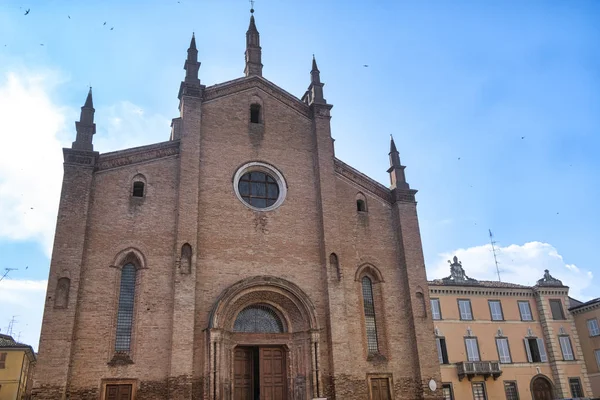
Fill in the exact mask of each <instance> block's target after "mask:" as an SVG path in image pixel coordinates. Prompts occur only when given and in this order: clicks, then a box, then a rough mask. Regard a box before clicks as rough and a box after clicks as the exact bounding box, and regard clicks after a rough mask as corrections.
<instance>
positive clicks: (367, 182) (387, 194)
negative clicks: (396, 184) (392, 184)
mask: <svg viewBox="0 0 600 400" xmlns="http://www.w3.org/2000/svg"><path fill="white" fill-rule="evenodd" d="M334 168H335V172H337V173H338V174H339V175H340V176H343V177H344V178H347V179H349V180H351V181H352V182H354V183H356V184H357V185H359V186H360V187H362V188H363V189H366V190H368V191H369V193H371V194H374V195H375V196H377V197H380V198H381V199H382V200H384V201H386V202H387V203H389V204H391V203H392V192H391V191H390V189H388V188H387V187H385V186H383V185H382V184H381V183H379V182H377V181H376V180H374V179H372V178H369V177H368V176H367V175H365V174H363V173H362V172H360V171H358V170H357V169H354V168H352V167H351V166H349V165H348V164H346V163H345V162H343V161H341V160H340V159H338V158H335V159H334Z"/></svg>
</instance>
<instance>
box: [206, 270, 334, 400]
mask: <svg viewBox="0 0 600 400" xmlns="http://www.w3.org/2000/svg"><path fill="white" fill-rule="evenodd" d="M253 309H254V310H263V311H264V312H265V313H267V314H270V316H269V315H267V314H264V315H263V316H262V317H261V316H257V318H271V323H274V322H273V321H277V320H279V322H280V323H281V327H280V328H278V329H275V328H273V329H266V330H263V331H261V329H257V330H246V329H236V326H235V323H236V321H239V318H240V316H242V317H243V316H244V313H245V312H247V311H248V310H253ZM238 328H239V326H238ZM319 331H320V327H319V322H318V319H317V314H316V308H315V306H314V305H313V303H312V301H311V300H310V298H309V297H308V295H307V294H306V293H305V292H304V291H303V290H302V289H300V288H299V287H298V286H297V285H295V284H294V283H292V282H290V281H287V280H285V279H281V278H277V277H273V276H255V277H250V278H247V279H244V280H241V281H239V282H237V283H235V284H233V285H232V286H230V287H229V288H227V289H226V290H224V291H223V292H222V293H221V295H220V296H219V297H218V298H217V300H216V302H215V304H214V306H213V308H212V311H211V313H210V316H209V326H208V329H206V332H207V343H208V344H209V347H208V349H209V351H208V353H207V354H206V358H205V368H206V369H205V372H206V373H207V375H208V376H210V378H212V379H210V381H211V382H210V384H209V386H210V387H209V396H208V398H209V399H210V400H213V399H221V398H224V399H231V398H233V397H234V394H235V392H236V390H244V389H243V388H242V389H240V387H239V386H236V385H237V384H238V383H236V379H235V378H236V368H238V367H237V364H239V363H240V362H242V363H243V362H244V361H243V359H244V357H246V356H245V355H244V354H243V353H244V352H255V353H254V354H256V355H257V357H261V358H260V359H261V363H262V357H263V354H264V352H268V351H277V352H279V354H283V359H284V361H283V364H282V365H283V366H284V367H285V368H284V370H285V375H286V378H285V382H286V383H285V385H286V387H285V393H286V396H285V399H286V400H292V399H293V400H309V399H312V398H315V397H321V393H322V387H323V385H322V383H321V377H320V375H319V372H318V371H319V369H320V367H319V366H320V364H321V362H322V361H321V360H320V359H319V354H320V348H319V347H320V343H319ZM240 360H242V361H240ZM261 365H262V364H261ZM215 366H216V368H215ZM263 372H264V370H260V371H257V372H256V374H262V373H263ZM261 379H262V375H261ZM238 381H239V380H238ZM260 385H261V390H262V388H263V386H262V385H263V384H262V380H261V383H260ZM220 394H222V395H220Z"/></svg>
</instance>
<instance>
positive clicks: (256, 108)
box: [250, 104, 260, 124]
mask: <svg viewBox="0 0 600 400" xmlns="http://www.w3.org/2000/svg"><path fill="white" fill-rule="evenodd" d="M250 122H252V123H253V124H258V123H260V104H252V105H251V106H250Z"/></svg>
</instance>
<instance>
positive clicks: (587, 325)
mask: <svg viewBox="0 0 600 400" xmlns="http://www.w3.org/2000/svg"><path fill="white" fill-rule="evenodd" d="M569 311H570V312H571V314H572V315H573V319H574V320H575V327H576V328H577V333H578V334H579V341H580V343H581V350H582V352H583V358H584V359H585V365H586V368H587V372H588V376H589V378H590V384H591V386H592V394H591V395H592V396H593V397H599V398H600V298H596V299H594V300H590V301H588V302H586V303H582V302H580V301H577V300H575V299H571V308H570V309H569Z"/></svg>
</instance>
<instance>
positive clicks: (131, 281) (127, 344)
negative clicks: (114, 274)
mask: <svg viewBox="0 0 600 400" xmlns="http://www.w3.org/2000/svg"><path fill="white" fill-rule="evenodd" d="M136 273H137V271H136V268H135V266H134V265H133V264H127V265H125V266H124V267H123V269H122V270H121V286H120V290H119V309H118V312H117V335H116V340H115V351H118V352H129V351H130V350H131V331H132V327H133V305H134V301H135V279H136Z"/></svg>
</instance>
